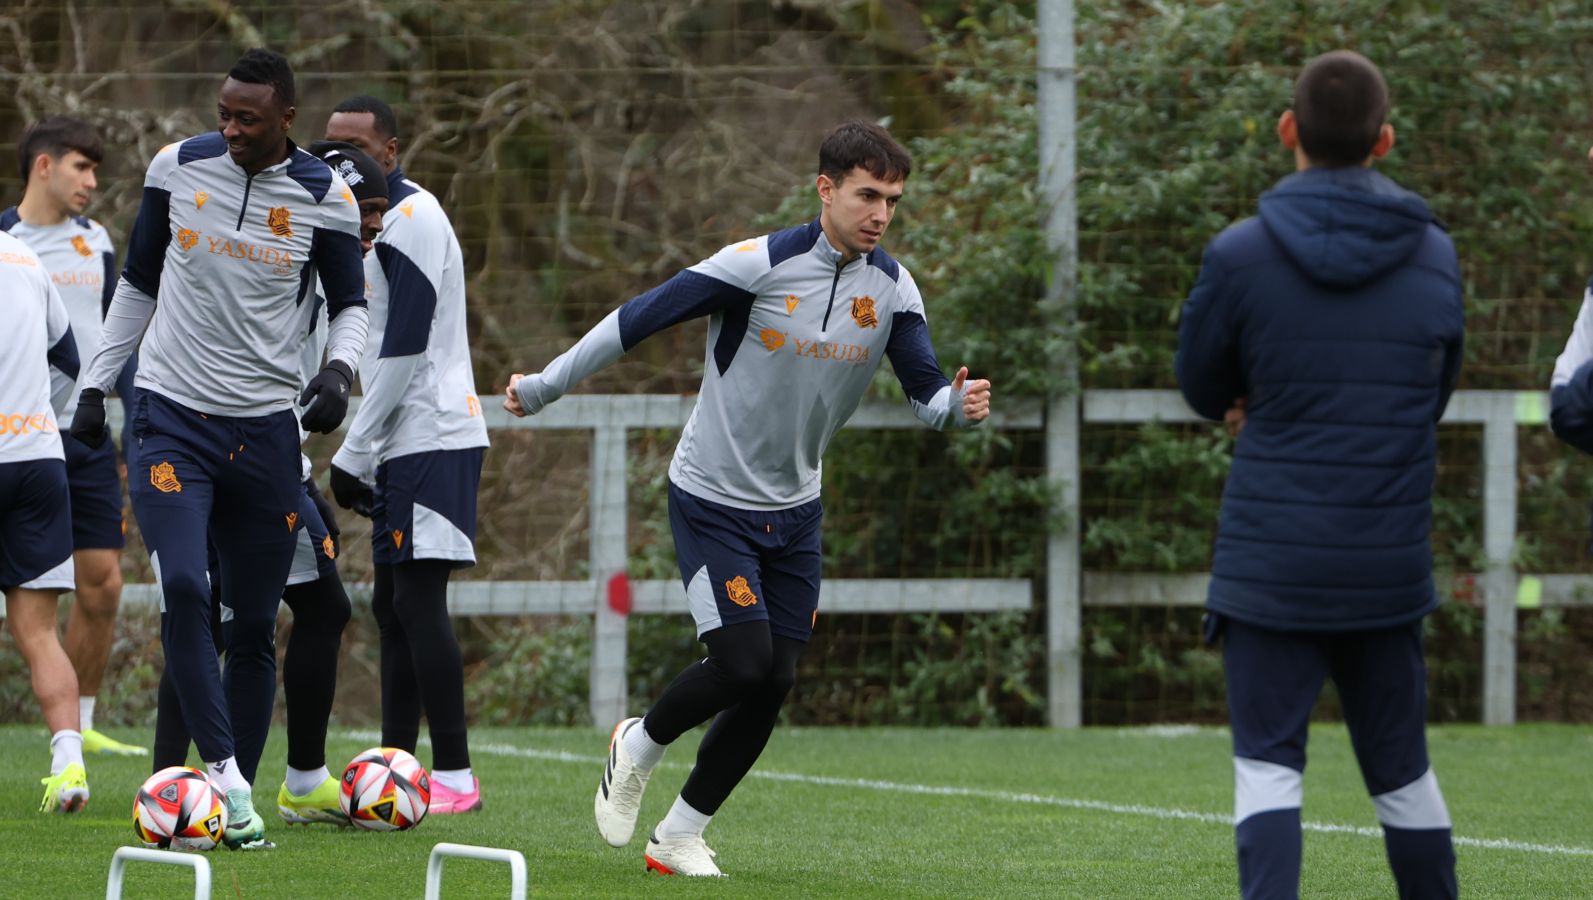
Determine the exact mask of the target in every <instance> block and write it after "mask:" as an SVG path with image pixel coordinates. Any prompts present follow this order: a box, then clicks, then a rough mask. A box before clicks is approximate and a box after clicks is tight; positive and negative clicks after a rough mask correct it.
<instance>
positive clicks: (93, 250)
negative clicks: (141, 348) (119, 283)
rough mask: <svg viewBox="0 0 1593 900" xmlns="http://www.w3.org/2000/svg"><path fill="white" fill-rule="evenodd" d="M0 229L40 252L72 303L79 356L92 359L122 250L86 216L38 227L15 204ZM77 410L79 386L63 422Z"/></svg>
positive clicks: (3, 217)
mask: <svg viewBox="0 0 1593 900" xmlns="http://www.w3.org/2000/svg"><path fill="white" fill-rule="evenodd" d="M0 231H6V232H9V233H10V234H12V235H14V236H15V237H17V238H20V239H21V240H22V243H24V244H27V245H28V248H29V249H31V250H32V251H33V252H34V253H37V254H38V256H39V261H40V262H42V263H43V264H44V270H45V271H46V272H48V273H49V275H50V283H51V284H54V285H55V290H56V292H57V293H59V294H60V295H61V302H62V303H65V304H66V314H67V316H68V318H70V319H71V320H72V336H73V337H74V338H75V339H76V340H77V355H78V358H79V359H82V360H88V359H90V358H92V357H93V356H94V351H96V350H98V349H99V346H100V320H101V319H103V318H104V316H105V310H106V308H107V307H109V306H110V302H111V292H112V291H114V290H115V285H116V250H115V248H114V247H112V246H111V236H110V235H109V234H107V233H106V232H105V228H104V226H102V225H100V223H98V222H96V221H94V220H93V219H89V218H86V217H84V216H68V217H67V218H66V219H64V220H63V221H61V222H60V223H58V224H55V225H34V224H31V223H29V222H24V221H23V220H22V216H21V214H20V213H18V212H17V208H16V207H15V206H13V207H11V208H10V209H8V210H6V211H5V212H0ZM76 410H77V390H75V389H74V390H73V391H72V392H71V394H70V395H69V396H68V397H67V399H66V405H65V406H64V407H62V409H61V411H60V413H61V421H63V422H70V421H72V413H73V412H74V411H76Z"/></svg>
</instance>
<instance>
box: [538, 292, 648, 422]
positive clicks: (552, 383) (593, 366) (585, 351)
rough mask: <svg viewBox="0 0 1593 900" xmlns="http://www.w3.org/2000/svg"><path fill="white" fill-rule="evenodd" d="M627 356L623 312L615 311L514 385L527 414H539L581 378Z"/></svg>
mask: <svg viewBox="0 0 1593 900" xmlns="http://www.w3.org/2000/svg"><path fill="white" fill-rule="evenodd" d="M624 355H625V346H624V344H623V343H622V342H621V341H620V311H619V310H617V309H616V310H614V311H613V312H611V313H609V314H608V315H607V316H605V317H603V321H601V322H599V323H597V325H596V327H594V328H593V329H592V330H591V331H588V332H587V333H586V335H585V336H584V337H582V338H581V339H580V340H579V341H576V342H575V346H573V347H571V348H570V349H568V350H566V351H564V352H563V353H561V354H559V356H558V357H557V358H556V359H554V360H553V361H552V362H550V363H548V367H547V368H546V369H543V370H542V371H541V372H537V373H535V374H531V375H527V376H525V377H524V378H522V379H520V382H519V384H517V385H515V389H514V390H515V394H516V395H517V396H518V397H519V398H520V405H521V406H523V407H525V411H526V414H527V415H536V414H537V413H539V412H541V411H542V408H543V407H544V406H547V405H548V404H549V403H552V402H553V401H555V400H557V399H559V398H560V397H562V396H564V395H565V394H566V393H569V390H570V388H573V387H575V385H576V384H578V383H579V382H580V381H581V380H582V379H584V378H587V377H588V376H590V375H592V374H593V373H594V372H597V371H599V370H601V369H603V368H604V367H606V366H609V365H611V364H613V362H614V361H615V360H617V359H619V358H620V357H621V356H624Z"/></svg>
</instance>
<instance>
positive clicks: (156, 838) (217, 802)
mask: <svg viewBox="0 0 1593 900" xmlns="http://www.w3.org/2000/svg"><path fill="white" fill-rule="evenodd" d="M226 830H227V804H226V802H224V801H223V800H222V795H221V791H220V789H218V788H217V787H216V786H215V785H214V784H212V783H211V781H210V779H209V778H207V777H206V776H205V773H203V772H201V771H199V770H198V769H190V768H188V767H187V766H172V767H171V768H169V769H161V770H160V771H159V772H156V773H155V774H153V775H151V776H149V778H148V779H147V780H146V781H145V782H144V783H143V784H142V785H141V786H140V787H139V788H138V796H136V797H134V798H133V833H134V834H137V835H138V839H139V840H140V841H142V842H143V844H144V846H146V847H158V848H161V849H172V850H210V849H213V848H214V847H215V846H216V845H217V844H219V843H221V834H222V832H223V831H226Z"/></svg>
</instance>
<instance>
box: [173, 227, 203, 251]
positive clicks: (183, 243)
mask: <svg viewBox="0 0 1593 900" xmlns="http://www.w3.org/2000/svg"><path fill="white" fill-rule="evenodd" d="M197 243H199V232H197V231H195V230H193V229H192V228H179V229H177V246H179V247H181V248H183V249H184V250H192V249H194V245H195V244H197Z"/></svg>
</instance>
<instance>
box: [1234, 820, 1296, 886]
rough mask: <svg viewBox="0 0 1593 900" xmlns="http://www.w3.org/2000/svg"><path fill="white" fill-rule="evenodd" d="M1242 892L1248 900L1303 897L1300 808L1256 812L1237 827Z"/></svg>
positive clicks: (1235, 835)
mask: <svg viewBox="0 0 1593 900" xmlns="http://www.w3.org/2000/svg"><path fill="white" fill-rule="evenodd" d="M1234 837H1235V840H1236V842H1237V843H1238V845H1239V894H1240V896H1242V897H1244V898H1245V900H1279V898H1294V897H1298V896H1300V810H1299V809H1298V808H1296V809H1274V810H1269V811H1267V812H1262V813H1256V814H1255V815H1253V816H1250V817H1249V818H1247V819H1245V820H1244V821H1243V822H1240V823H1239V825H1238V826H1237V827H1235V828H1234Z"/></svg>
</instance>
